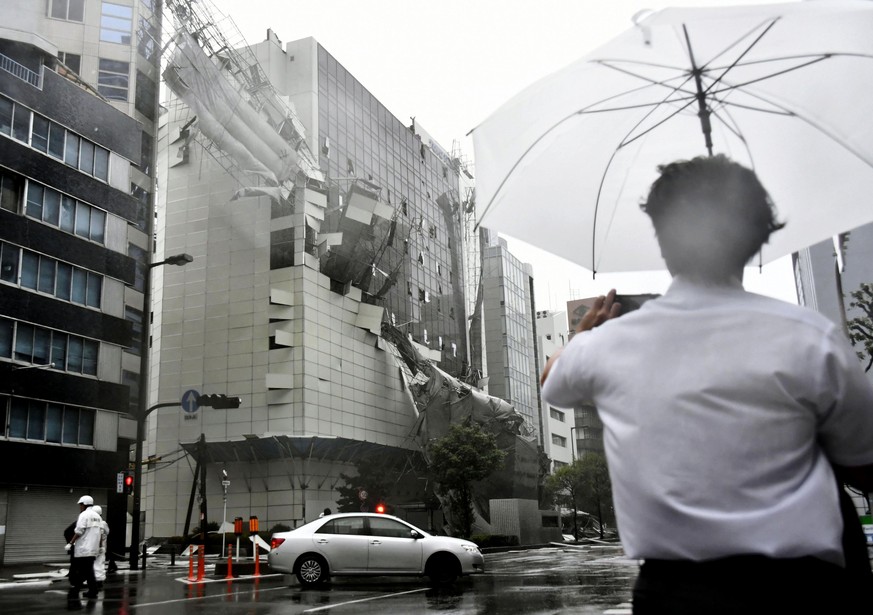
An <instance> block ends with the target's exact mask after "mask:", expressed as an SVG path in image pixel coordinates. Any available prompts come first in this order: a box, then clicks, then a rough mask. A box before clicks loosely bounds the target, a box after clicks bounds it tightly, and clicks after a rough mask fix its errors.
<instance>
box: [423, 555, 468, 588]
mask: <svg viewBox="0 0 873 615" xmlns="http://www.w3.org/2000/svg"><path fill="white" fill-rule="evenodd" d="M460 572H461V565H460V563H459V562H458V560H457V559H455V558H454V557H452V556H451V555H447V554H440V555H434V556H433V557H431V558H430V559H429V560H428V562H427V568H426V569H425V574H427V576H428V577H429V578H430V581H431V583H433V584H434V585H450V584H452V583H454V582H455V580H456V579H457V578H458V576H459V575H460Z"/></svg>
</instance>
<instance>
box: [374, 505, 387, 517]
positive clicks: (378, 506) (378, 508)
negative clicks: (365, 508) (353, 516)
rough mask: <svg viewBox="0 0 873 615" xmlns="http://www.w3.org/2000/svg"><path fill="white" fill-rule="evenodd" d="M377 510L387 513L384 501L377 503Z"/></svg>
mask: <svg viewBox="0 0 873 615" xmlns="http://www.w3.org/2000/svg"><path fill="white" fill-rule="evenodd" d="M376 512H377V513H379V514H380V515H382V514H385V505H384V504H382V503H379V504H376Z"/></svg>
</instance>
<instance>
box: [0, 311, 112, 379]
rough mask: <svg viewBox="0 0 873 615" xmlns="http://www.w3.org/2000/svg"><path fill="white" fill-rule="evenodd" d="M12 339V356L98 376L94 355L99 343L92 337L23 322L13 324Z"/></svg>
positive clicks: (0, 327)
mask: <svg viewBox="0 0 873 615" xmlns="http://www.w3.org/2000/svg"><path fill="white" fill-rule="evenodd" d="M0 321H6V322H10V321H8V320H7V319H4V318H0ZM5 326H6V323H5V322H3V323H2V325H0V329H3V327H5ZM0 337H2V334H0ZM13 339H14V345H13V348H14V352H13V357H12V358H14V359H15V360H17V361H25V362H27V363H35V364H37V365H45V364H47V363H54V369H57V370H61V371H67V372H75V373H77V374H88V375H91V376H96V375H97V355H98V352H99V349H100V343H99V342H97V341H95V340H91V339H87V338H84V337H79V336H78V335H69V334H67V333H63V332H61V331H54V330H52V329H46V328H44V327H37V326H34V325H30V324H27V323H24V322H16V323H15V327H14V332H13Z"/></svg>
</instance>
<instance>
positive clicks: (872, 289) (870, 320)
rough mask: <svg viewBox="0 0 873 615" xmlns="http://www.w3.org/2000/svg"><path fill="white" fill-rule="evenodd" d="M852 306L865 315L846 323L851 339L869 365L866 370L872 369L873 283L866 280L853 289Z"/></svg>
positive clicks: (862, 359)
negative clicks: (856, 288)
mask: <svg viewBox="0 0 873 615" xmlns="http://www.w3.org/2000/svg"><path fill="white" fill-rule="evenodd" d="M851 296H852V301H851V303H849V307H850V308H854V309H856V310H860V311H861V312H862V313H863V315H862V316H857V317H855V318H852V319H851V320H849V321H848V322H847V323H846V325H847V326H848V328H849V339H851V340H852V345H853V346H855V348H856V349H859V350H856V351H857V353H858V358H859V359H861V361H865V362H866V363H867V365H866V366H865V367H864V371H867V372H868V371H870V368H871V367H873V284H870V283H869V282H865V283H863V284H861V285H860V286H859V287H858V290H855V291H852V293H851Z"/></svg>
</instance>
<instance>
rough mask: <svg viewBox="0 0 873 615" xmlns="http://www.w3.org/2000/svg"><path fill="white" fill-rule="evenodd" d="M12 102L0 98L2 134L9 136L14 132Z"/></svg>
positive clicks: (0, 130) (0, 127)
mask: <svg viewBox="0 0 873 615" xmlns="http://www.w3.org/2000/svg"><path fill="white" fill-rule="evenodd" d="M12 109H13V104H12V101H11V100H9V99H8V98H5V97H3V96H0V132H2V133H3V134H5V135H8V134H10V133H11V132H12Z"/></svg>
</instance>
